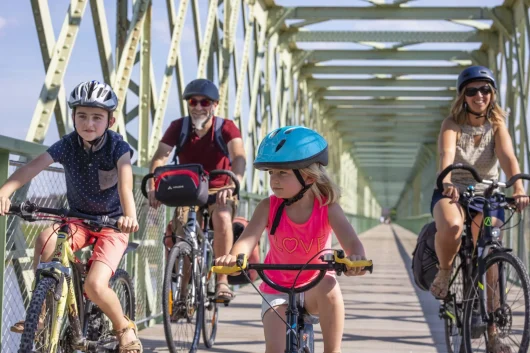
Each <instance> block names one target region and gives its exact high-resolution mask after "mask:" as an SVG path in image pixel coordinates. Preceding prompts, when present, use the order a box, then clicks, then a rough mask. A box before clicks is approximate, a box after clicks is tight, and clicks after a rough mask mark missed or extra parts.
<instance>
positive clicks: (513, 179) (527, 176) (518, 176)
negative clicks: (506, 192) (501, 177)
mask: <svg viewBox="0 0 530 353" xmlns="http://www.w3.org/2000/svg"><path fill="white" fill-rule="evenodd" d="M519 179H524V180H530V174H522V173H520V174H515V175H514V176H513V177H511V178H510V180H508V181H507V182H506V187H507V188H509V187H511V186H512V185H513V184H515V182H516V181H517V180H519Z"/></svg>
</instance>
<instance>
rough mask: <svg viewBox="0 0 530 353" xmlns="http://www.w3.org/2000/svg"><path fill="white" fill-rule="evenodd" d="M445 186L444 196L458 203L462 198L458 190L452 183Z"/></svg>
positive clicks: (444, 184)
mask: <svg viewBox="0 0 530 353" xmlns="http://www.w3.org/2000/svg"><path fill="white" fill-rule="evenodd" d="M443 186H444V189H443V190H442V195H444V196H448V197H450V198H451V201H453V202H458V199H459V198H460V192H459V191H458V188H457V187H456V186H454V185H453V184H451V183H443Z"/></svg>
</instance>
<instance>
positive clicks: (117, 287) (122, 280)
mask: <svg viewBox="0 0 530 353" xmlns="http://www.w3.org/2000/svg"><path fill="white" fill-rule="evenodd" d="M109 286H110V288H112V290H113V291H114V293H116V295H117V296H118V300H119V301H120V304H121V307H122V310H123V314H124V315H126V316H127V317H128V318H129V319H131V320H132V321H134V320H135V319H136V296H135V293H134V286H133V282H132V279H131V277H130V276H129V273H127V271H125V270H122V269H118V270H116V272H115V273H114V276H112V277H111V279H110V281H109ZM87 340H89V341H99V342H103V341H111V340H112V341H114V340H115V337H114V335H113V334H112V323H111V322H110V320H109V318H108V317H107V316H106V315H105V314H103V312H102V311H101V309H100V308H99V307H98V306H97V305H95V304H92V308H91V310H90V313H89V314H88V327H87ZM115 351H116V353H117V352H118V349H116V350H115Z"/></svg>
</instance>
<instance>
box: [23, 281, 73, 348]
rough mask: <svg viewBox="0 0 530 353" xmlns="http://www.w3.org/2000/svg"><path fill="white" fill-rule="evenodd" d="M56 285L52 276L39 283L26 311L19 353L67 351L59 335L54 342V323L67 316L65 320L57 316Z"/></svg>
mask: <svg viewBox="0 0 530 353" xmlns="http://www.w3.org/2000/svg"><path fill="white" fill-rule="evenodd" d="M56 285H57V284H56V281H55V279H53V278H50V277H44V278H42V279H41V280H39V282H38V283H37V286H36V287H35V291H34V292H33V296H32V297H31V301H30V303H29V307H28V311H27V313H26V320H25V324H24V332H23V333H22V337H21V339H20V348H19V350H18V352H19V353H33V352H35V353H59V352H66V351H65V350H60V349H59V337H57V339H55V341H56V342H52V341H53V339H52V334H53V332H52V328H53V324H54V323H57V322H64V319H65V318H66V315H64V317H63V318H62V319H63V320H60V319H61V318H58V317H57V301H55V299H54V293H55V288H56ZM64 285H66V282H65V283H64ZM60 329H61V328H60V327H59V328H58V330H59V331H60Z"/></svg>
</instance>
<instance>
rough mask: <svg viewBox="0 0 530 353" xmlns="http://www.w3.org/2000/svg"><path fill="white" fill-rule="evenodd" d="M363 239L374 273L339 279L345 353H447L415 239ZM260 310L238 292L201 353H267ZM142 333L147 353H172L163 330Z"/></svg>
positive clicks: (381, 229)
mask: <svg viewBox="0 0 530 353" xmlns="http://www.w3.org/2000/svg"><path fill="white" fill-rule="evenodd" d="M361 239H362V241H363V244H364V246H365V248H366V252H367V254H368V257H369V258H371V259H373V261H374V273H373V274H372V275H366V276H364V277H358V278H351V277H350V278H348V277H345V276H341V277H339V281H340V284H341V287H342V291H343V295H344V300H345V306H346V324H345V332H344V339H343V347H342V352H348V353H350V352H363V353H372V352H373V353H376V352H377V353H387V352H396V353H435V352H436V353H442V352H446V351H447V350H446V348H445V343H444V332H443V324H442V321H441V320H439V319H438V303H437V301H436V300H434V298H433V297H432V296H431V295H430V294H428V293H427V292H422V291H420V290H418V289H417V288H416V287H415V286H414V285H413V279H412V275H411V269H410V264H411V253H412V251H413V249H414V246H415V244H416V235H414V234H412V233H411V232H409V231H408V230H406V229H404V228H402V227H400V226H398V225H392V226H389V225H380V226H377V227H375V228H373V229H372V230H370V231H368V232H365V233H363V234H361ZM260 305H261V299H260V297H259V295H258V294H257V293H255V291H254V289H253V288H252V287H249V286H247V287H245V288H242V289H241V290H239V291H238V295H237V298H236V299H235V300H234V302H233V303H232V304H231V305H230V307H227V308H225V307H222V308H221V309H220V318H219V323H220V325H219V330H218V333H217V339H216V343H215V346H214V347H213V348H212V349H210V350H207V349H205V347H204V346H201V349H200V352H201V353H202V352H217V353H228V352H231V353H232V352H245V353H248V352H264V351H265V342H264V339H263V331H262V326H261V320H260ZM315 330H316V331H317V332H316V337H315V338H316V351H317V352H322V351H323V343H322V336H321V334H320V328H319V327H318V325H317V327H315ZM140 333H141V338H142V342H143V344H144V347H146V349H145V352H167V351H168V350H167V348H166V343H165V338H164V330H163V326H162V325H157V326H154V327H151V328H148V329H145V330H142V331H141V332H140Z"/></svg>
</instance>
